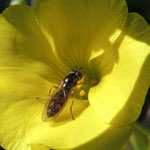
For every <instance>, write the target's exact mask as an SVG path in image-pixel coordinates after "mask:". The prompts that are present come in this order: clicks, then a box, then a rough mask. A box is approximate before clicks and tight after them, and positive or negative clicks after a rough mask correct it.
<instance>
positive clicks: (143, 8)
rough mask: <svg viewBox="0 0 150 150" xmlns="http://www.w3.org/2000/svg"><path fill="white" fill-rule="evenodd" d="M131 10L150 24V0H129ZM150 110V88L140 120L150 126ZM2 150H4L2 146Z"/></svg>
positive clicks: (2, 4) (0, 1)
mask: <svg viewBox="0 0 150 150" xmlns="http://www.w3.org/2000/svg"><path fill="white" fill-rule="evenodd" d="M10 1H11V0H0V13H1V12H2V11H3V10H4V9H5V8H7V7H9V3H10ZM26 3H27V4H28V5H31V0H26ZM127 4H128V8H129V12H137V13H139V14H140V15H142V16H143V17H144V18H145V20H146V21H147V22H148V23H149V24H150V0H127ZM148 110H150V88H149V91H148V93H147V96H146V101H145V104H144V107H143V110H142V113H141V115H140V117H139V119H138V121H139V122H140V123H141V124H143V126H146V127H150V116H148V113H147V112H148ZM0 150H4V149H3V148H1V147H0Z"/></svg>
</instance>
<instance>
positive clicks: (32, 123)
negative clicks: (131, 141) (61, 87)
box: [0, 68, 131, 150]
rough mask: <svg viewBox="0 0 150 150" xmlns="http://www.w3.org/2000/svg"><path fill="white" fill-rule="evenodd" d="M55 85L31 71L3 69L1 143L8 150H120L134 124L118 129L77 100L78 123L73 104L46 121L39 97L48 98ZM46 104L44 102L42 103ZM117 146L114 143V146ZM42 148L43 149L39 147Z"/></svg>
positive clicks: (0, 106)
mask: <svg viewBox="0 0 150 150" xmlns="http://www.w3.org/2000/svg"><path fill="white" fill-rule="evenodd" d="M51 86H52V85H51V84H50V83H49V82H47V81H45V80H43V79H42V78H40V77H39V76H37V75H36V74H33V73H32V74H31V73H30V72H28V71H24V70H19V69H8V68H6V69H0V91H1V92H0V122H1V124H0V137H1V140H0V144H1V145H2V146H3V147H4V148H6V149H7V150H31V148H32V149H33V150H34V149H35V148H36V147H37V149H36V150H40V149H41V148H42V146H45V147H43V149H44V148H46V147H50V148H53V149H73V148H75V149H76V148H78V149H82V150H84V149H87V148H89V149H93V150H96V149H105V150H110V147H113V150H116V149H118V148H119V147H120V146H121V145H122V144H123V143H124V142H125V141H126V140H127V138H128V136H129V134H130V132H131V125H129V126H124V127H120V128H116V127H114V126H110V125H108V124H106V123H104V122H103V121H102V120H101V119H100V118H99V116H98V115H97V113H95V111H94V110H93V109H92V108H91V107H90V106H89V107H87V106H84V105H83V104H82V103H81V102H80V101H78V100H76V101H75V103H74V106H73V113H74V117H75V120H72V119H71V115H70V104H71V100H70V101H69V103H68V104H67V105H66V107H65V109H64V111H63V112H62V113H61V114H60V116H58V118H56V120H54V121H53V122H50V123H49V122H48V123H47V122H43V121H42V120H41V114H42V109H43V106H44V104H43V103H41V102H40V101H38V100H36V97H38V96H42V95H47V92H48V90H49V87H51ZM43 102H44V103H45V100H43ZM114 143H115V144H114ZM38 145H41V146H38Z"/></svg>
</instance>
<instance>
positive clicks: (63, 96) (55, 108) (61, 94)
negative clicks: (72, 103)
mask: <svg viewBox="0 0 150 150" xmlns="http://www.w3.org/2000/svg"><path fill="white" fill-rule="evenodd" d="M80 69H81V68H80ZM81 79H82V74H81V72H79V71H78V70H77V69H75V70H71V71H69V73H68V75H67V76H66V77H65V78H64V79H63V80H62V82H61V84H60V87H59V88H58V89H57V90H56V91H54V92H53V93H52V94H50V97H49V99H48V101H47V103H46V104H45V106H44V110H43V113H42V120H43V121H51V120H53V119H54V118H55V117H56V116H58V114H59V113H60V112H61V111H62V110H63V108H64V106H65V105H66V103H67V101H68V99H69V96H70V95H71V93H72V91H73V88H74V87H75V86H76V85H77V83H78V81H80V80H81ZM70 111H71V115H72V119H74V117H73V114H72V109H70Z"/></svg>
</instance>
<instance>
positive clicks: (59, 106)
mask: <svg viewBox="0 0 150 150" xmlns="http://www.w3.org/2000/svg"><path fill="white" fill-rule="evenodd" d="M66 102H67V96H66V93H65V91H64V90H63V89H62V88H59V89H58V90H55V91H54V92H53V93H52V94H51V96H50V97H49V99H48V100H47V102H46V104H45V106H44V109H43V113H42V120H43V121H46V122H48V121H51V120H53V119H55V118H56V117H57V116H58V115H59V113H60V112H61V111H62V110H63V108H64V106H65V104H66Z"/></svg>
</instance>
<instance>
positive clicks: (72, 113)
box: [70, 98, 74, 120]
mask: <svg viewBox="0 0 150 150" xmlns="http://www.w3.org/2000/svg"><path fill="white" fill-rule="evenodd" d="M73 103H74V98H73V100H72V103H71V106H70V113H71V117H72V120H74V116H73V112H72V106H73Z"/></svg>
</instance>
